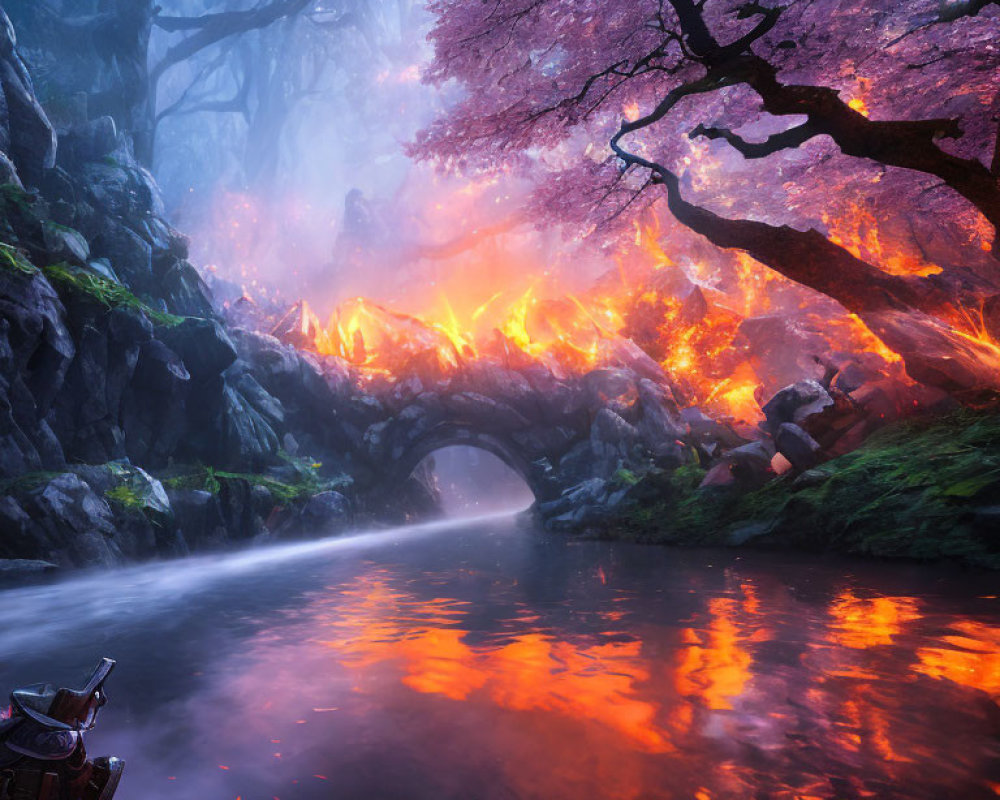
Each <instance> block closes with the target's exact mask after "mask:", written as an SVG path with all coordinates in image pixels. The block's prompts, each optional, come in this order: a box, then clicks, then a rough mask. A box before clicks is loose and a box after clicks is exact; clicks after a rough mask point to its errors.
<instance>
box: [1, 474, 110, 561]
mask: <svg viewBox="0 0 1000 800" xmlns="http://www.w3.org/2000/svg"><path fill="white" fill-rule="evenodd" d="M20 502H21V505H22V507H23V508H24V510H25V512H26V513H27V515H28V517H29V518H30V519H31V527H30V528H29V533H30V535H31V537H32V539H33V545H34V546H33V548H32V550H33V552H32V553H30V554H29V553H25V555H26V556H29V557H33V558H42V559H45V560H47V561H52V562H54V563H56V564H60V565H65V566H74V567H83V566H93V565H101V566H111V565H113V564H118V563H121V561H122V552H121V547H120V546H119V543H118V542H117V541H116V536H115V524H114V516H113V514H112V512H111V508H110V506H109V505H108V503H107V501H106V500H105V499H104V498H103V497H101V496H99V495H97V494H96V493H95V492H94V491H93V490H92V489H91V488H90V486H89V485H88V484H86V483H85V482H83V481H82V480H80V478H79V477H78V476H76V475H73V474H72V473H64V474H62V475H58V476H56V477H54V478H52V479H51V480H49V481H47V482H46V483H44V484H43V485H41V486H40V487H38V488H35V489H31V490H29V491H27V492H25V493H24V495H23V497H21V498H20Z"/></svg>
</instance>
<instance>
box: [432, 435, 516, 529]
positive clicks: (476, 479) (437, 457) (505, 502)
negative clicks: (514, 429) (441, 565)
mask: <svg viewBox="0 0 1000 800" xmlns="http://www.w3.org/2000/svg"><path fill="white" fill-rule="evenodd" d="M423 465H424V466H426V467H429V468H430V471H431V473H432V474H433V475H434V480H435V486H436V488H437V490H438V492H439V494H440V497H441V508H442V510H443V511H444V513H445V514H446V515H447V516H448V517H475V516H480V515H482V514H490V513H502V512H504V511H507V512H515V511H523V510H524V509H526V508H528V507H529V506H530V505H531V504H532V503H533V502H534V501H535V496H534V495H533V494H532V492H531V489H530V488H528V485H527V484H526V483H525V482H524V479H523V478H522V477H521V476H520V475H518V474H517V473H516V472H515V471H514V470H513V469H511V468H510V467H509V466H508V465H507V464H505V463H504V462H503V461H501V460H500V459H499V458H498V457H497V456H495V455H493V454H492V453H489V452H487V451H485V450H480V449H478V448H475V447H464V446H454V447H443V448H441V449H440V450H436V451H435V452H434V453H432V454H431V455H430V456H428V457H427V458H426V459H424V462H423Z"/></svg>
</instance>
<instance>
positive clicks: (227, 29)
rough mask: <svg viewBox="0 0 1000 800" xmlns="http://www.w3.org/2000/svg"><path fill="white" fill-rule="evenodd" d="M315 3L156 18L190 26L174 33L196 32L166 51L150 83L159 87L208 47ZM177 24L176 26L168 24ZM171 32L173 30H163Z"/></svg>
mask: <svg viewBox="0 0 1000 800" xmlns="http://www.w3.org/2000/svg"><path fill="white" fill-rule="evenodd" d="M311 2H313V0H274V2H272V3H270V4H268V5H266V6H262V7H260V8H255V9H252V10H250V11H225V12H220V13H217V14H205V15H204V16H201V17H157V19H156V24H158V25H160V26H161V27H163V23H164V21H167V22H166V24H167V25H175V26H181V25H184V26H188V27H174V28H173V30H194V31H195V33H192V34H191V35H190V36H188V37H186V38H184V39H182V40H181V41H180V42H178V43H177V44H175V45H173V46H172V47H170V48H168V49H167V52H166V53H165V54H164V56H163V58H162V59H161V60H160V62H159V63H158V64H156V66H154V67H153V68H152V70H150V83H151V84H152V86H153V87H155V86H156V84H157V83H158V81H159V79H160V78H161V77H162V76H163V73H164V72H166V71H167V70H168V69H170V67H172V66H174V65H175V64H179V63H180V62H182V61H185V60H187V59H189V58H191V57H192V56H194V55H196V54H197V53H199V52H201V51H202V50H204V49H205V48H206V47H211V46H212V45H213V44H216V43H217V42H220V41H222V40H223V39H227V38H229V37H230V36H236V35H238V34H241V33H247V32H249V31H253V30H260V29H261V28H266V27H268V26H270V25H272V24H273V23H275V22H277V21H278V20H279V19H284V18H286V17H291V16H295V15H296V14H298V13H300V12H301V11H303V10H304V9H305V8H306V7H307V6H308V5H309V4H310V3H311ZM169 20H174V22H172V23H171V22H169ZM164 29H165V30H170V28H164Z"/></svg>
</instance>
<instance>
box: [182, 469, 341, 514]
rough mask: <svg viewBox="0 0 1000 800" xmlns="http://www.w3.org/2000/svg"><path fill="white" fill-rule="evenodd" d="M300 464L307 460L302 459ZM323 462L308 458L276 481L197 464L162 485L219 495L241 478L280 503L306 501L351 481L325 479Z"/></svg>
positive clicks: (253, 474) (262, 476)
mask: <svg viewBox="0 0 1000 800" xmlns="http://www.w3.org/2000/svg"><path fill="white" fill-rule="evenodd" d="M301 461H302V462H303V463H305V462H306V461H309V460H308V459H303V460H301ZM321 466H322V465H320V464H314V463H313V462H311V461H309V466H308V467H303V471H298V470H297V471H296V472H295V476H296V477H295V478H294V480H288V481H283V480H278V479H276V478H272V477H269V476H267V475H260V474H257V473H250V472H228V471H226V470H220V469H215V468H214V467H198V468H197V469H196V470H195V471H193V472H190V473H186V474H183V475H178V476H175V477H172V478H167V479H165V480H164V481H163V485H164V486H166V487H168V488H171V489H200V490H202V491H206V492H211V493H212V494H218V493H219V492H220V491H221V490H222V487H223V485H224V484H225V483H226V482H228V481H244V482H246V483H249V484H250V485H251V486H263V487H264V488H265V489H267V490H268V491H269V492H270V493H271V495H272V496H273V497H274V499H275V501H276V502H278V503H279V504H281V505H288V504H290V503H294V502H296V501H300V500H305V499H307V498H309V497H312V496H313V495H316V494H319V493H320V492H327V491H337V490H340V489H344V488H345V487H347V486H349V485H350V484H351V479H350V478H349V477H348V476H346V475H340V476H336V477H334V478H324V477H322V476H321V475H320V474H319V468H320V467H321Z"/></svg>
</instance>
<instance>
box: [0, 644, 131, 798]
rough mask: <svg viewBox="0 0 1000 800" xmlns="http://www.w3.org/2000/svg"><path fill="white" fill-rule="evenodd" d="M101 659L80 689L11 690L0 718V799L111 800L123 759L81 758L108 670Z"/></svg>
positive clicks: (39, 686)
mask: <svg viewBox="0 0 1000 800" xmlns="http://www.w3.org/2000/svg"><path fill="white" fill-rule="evenodd" d="M114 666H115V662H114V661H112V660H111V659H110V658H105V659H102V660H101V663H100V664H99V665H98V666H97V669H96V670H94V674H93V675H92V676H91V678H90V680H89V681H88V682H87V685H86V686H84V687H83V688H82V689H79V690H74V689H56V688H54V687H53V686H50V685H49V684H35V685H33V686H26V687H24V688H23V689H15V690H14V692H13V693H12V694H11V696H10V699H11V707H10V711H9V712H8V714H7V715H5V716H6V718H0V800H111V798H112V797H114V794H115V791H116V790H117V789H118V783H119V781H121V776H122V770H123V769H124V767H125V763H124V762H123V761H121V760H120V759H117V758H97V759H94V760H93V761H90V760H88V759H87V751H86V750H85V749H84V746H83V734H84V732H86V731H89V730H90V729H91V728H93V727H94V724H95V723H96V722H97V713H98V711H99V710H100V709H101V707H102V706H103V705H104V704H105V703H106V702H107V697H106V695H105V694H104V682H105V681H106V680H107V679H108V675H110V674H111V670H112V669H114Z"/></svg>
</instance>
